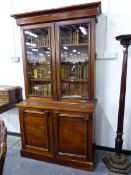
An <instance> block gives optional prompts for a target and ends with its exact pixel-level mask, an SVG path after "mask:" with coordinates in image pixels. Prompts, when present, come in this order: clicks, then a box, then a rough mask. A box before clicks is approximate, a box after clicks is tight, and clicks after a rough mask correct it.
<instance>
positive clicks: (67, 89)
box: [62, 82, 88, 97]
mask: <svg viewBox="0 0 131 175" xmlns="http://www.w3.org/2000/svg"><path fill="white" fill-rule="evenodd" d="M62 95H64V96H80V97H87V96H88V84H87V83H72V82H68V83H67V82H66V83H62Z"/></svg>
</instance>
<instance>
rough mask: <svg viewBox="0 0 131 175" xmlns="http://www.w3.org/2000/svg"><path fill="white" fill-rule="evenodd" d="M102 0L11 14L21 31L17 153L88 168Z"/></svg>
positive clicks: (89, 167) (92, 148) (91, 140)
mask: <svg viewBox="0 0 131 175" xmlns="http://www.w3.org/2000/svg"><path fill="white" fill-rule="evenodd" d="M100 14H101V2H92V3H87V4H79V5H74V6H67V7H62V8H56V9H48V10H42V11H35V12H28V13H23V14H13V15H11V16H12V17H14V18H15V19H16V23H17V25H18V26H20V29H21V41H22V56H23V67H24V69H23V70H24V79H25V92H26V100H25V101H23V102H21V103H18V104H17V106H18V108H19V119H20V128H21V140H22V149H21V155H22V156H26V157H30V158H34V159H38V160H42V161H48V162H52V163H58V164H62V165H67V166H72V167H76V168H81V169H85V170H93V157H94V156H93V155H94V147H93V145H94V139H93V135H94V133H93V131H94V127H93V114H94V111H95V106H96V99H95V97H94V89H95V87H94V79H95V30H96V22H97V17H98V16H99V15H100Z"/></svg>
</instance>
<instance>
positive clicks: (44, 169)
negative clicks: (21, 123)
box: [3, 136, 131, 175]
mask: <svg viewBox="0 0 131 175" xmlns="http://www.w3.org/2000/svg"><path fill="white" fill-rule="evenodd" d="M7 140H8V142H7V144H8V150H7V156H6V160H5V165H4V173H3V175H118V173H113V172H110V171H109V170H108V169H107V168H106V166H105V164H104V163H103V161H102V158H103V157H105V155H107V154H108V152H106V151H98V150H97V151H96V154H95V167H94V171H93V172H88V171H83V170H79V169H74V168H69V167H65V166H60V165H55V164H51V163H46V162H41V161H37V160H32V159H28V158H23V157H21V156H20V148H21V142H20V137H16V136H8V139H7ZM129 174H130V175H131V173H129Z"/></svg>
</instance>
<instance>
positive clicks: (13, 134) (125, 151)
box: [7, 132, 131, 155]
mask: <svg viewBox="0 0 131 175" xmlns="http://www.w3.org/2000/svg"><path fill="white" fill-rule="evenodd" d="M7 134H8V135H11V136H17V137H20V136H21V134H20V133H16V132H7ZM95 149H96V150H102V151H110V152H115V148H111V147H106V146H100V145H95ZM122 153H123V154H126V155H131V151H130V150H122Z"/></svg>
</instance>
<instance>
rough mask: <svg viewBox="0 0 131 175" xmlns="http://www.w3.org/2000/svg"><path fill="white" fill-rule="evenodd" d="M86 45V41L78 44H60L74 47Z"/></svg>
mask: <svg viewBox="0 0 131 175" xmlns="http://www.w3.org/2000/svg"><path fill="white" fill-rule="evenodd" d="M87 45H88V43H80V44H74V43H73V44H62V45H61V46H62V47H74V46H77V47H78V46H87Z"/></svg>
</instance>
